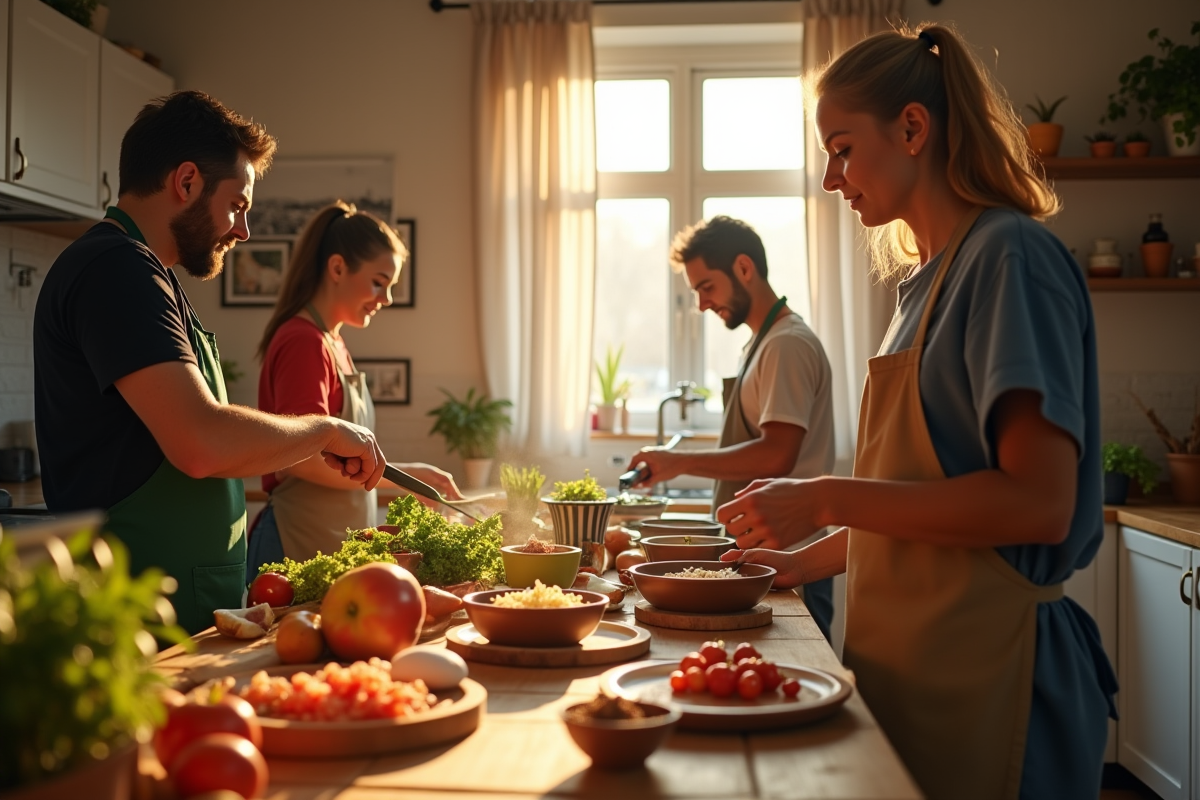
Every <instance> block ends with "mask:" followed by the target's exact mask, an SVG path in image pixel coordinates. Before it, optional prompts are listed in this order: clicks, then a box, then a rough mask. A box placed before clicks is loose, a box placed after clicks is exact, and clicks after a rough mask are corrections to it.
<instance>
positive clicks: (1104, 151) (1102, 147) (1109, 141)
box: [1083, 131, 1117, 158]
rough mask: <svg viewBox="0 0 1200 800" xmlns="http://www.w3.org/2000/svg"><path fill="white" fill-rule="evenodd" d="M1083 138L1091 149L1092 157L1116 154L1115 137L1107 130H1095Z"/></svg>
mask: <svg viewBox="0 0 1200 800" xmlns="http://www.w3.org/2000/svg"><path fill="white" fill-rule="evenodd" d="M1083 138H1084V139H1086V140H1087V143H1088V148H1089V149H1090V150H1091V151H1092V158H1112V157H1113V156H1115V155H1116V154H1117V138H1116V137H1115V136H1113V135H1112V134H1111V133H1108V132H1107V131H1097V132H1096V133H1094V134H1093V135H1091V136H1085V137H1083Z"/></svg>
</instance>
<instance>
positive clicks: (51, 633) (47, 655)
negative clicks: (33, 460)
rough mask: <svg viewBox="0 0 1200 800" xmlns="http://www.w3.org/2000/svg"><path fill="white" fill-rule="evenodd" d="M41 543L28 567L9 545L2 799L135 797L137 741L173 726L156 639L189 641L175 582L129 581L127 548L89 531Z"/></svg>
mask: <svg viewBox="0 0 1200 800" xmlns="http://www.w3.org/2000/svg"><path fill="white" fill-rule="evenodd" d="M43 545H44V546H45V548H46V550H47V551H48V554H49V556H50V557H49V558H48V559H43V560H42V561H40V562H37V563H29V564H22V562H21V559H20V558H19V557H18V555H17V550H16V545H15V544H14V540H13V538H12V537H11V536H8V537H3V538H0V676H3V679H2V680H0V741H3V742H4V746H3V747H0V794H3V796H4V797H5V798H7V799H9V800H53V799H55V798H68V797H69V798H76V797H80V798H82V797H87V798H89V800H127V798H128V797H129V796H130V790H131V782H132V779H133V776H134V774H135V765H136V760H137V744H138V742H145V741H149V737H150V735H151V734H152V732H153V727H154V726H156V725H160V724H162V723H163V722H164V721H165V720H166V712H165V709H164V707H163V703H162V701H161V699H160V696H161V691H162V689H163V688H165V686H166V681H165V679H164V678H163V677H161V676H160V675H158V674H157V673H155V672H154V671H153V670H152V659H153V658H154V656H155V654H156V652H157V649H158V647H157V644H156V642H155V637H158V639H160V640H163V641H169V642H186V641H187V634H186V633H185V632H184V631H183V629H182V628H179V627H177V626H176V625H175V624H174V610H173V609H172V608H171V604H170V603H169V602H167V600H166V599H165V598H164V597H163V592H164V591H165V592H170V591H173V588H174V583H175V581H174V580H173V579H171V578H165V577H164V576H163V574H162V573H161V572H159V571H158V570H154V569H150V570H147V571H145V572H143V573H142V574H141V575H140V576H138V577H137V578H131V577H130V576H129V556H128V553H127V551H126V550H125V547H124V545H122V544H121V543H120V542H119V541H116V540H108V539H93V537H92V534H90V533H87V532H84V533H80V534H78V535H76V536H74V537H72V538H71V539H70V541H69V542H67V543H64V542H63V541H62V540H60V539H57V538H47V539H46V540H45V541H44V542H43ZM31 562H32V559H31ZM9 792H11V793H9Z"/></svg>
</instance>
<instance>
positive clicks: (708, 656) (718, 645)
mask: <svg viewBox="0 0 1200 800" xmlns="http://www.w3.org/2000/svg"><path fill="white" fill-rule="evenodd" d="M700 655H701V656H703V658H704V660H705V661H706V662H708V665H709V666H710V667H711V666H712V665H713V664H718V663H724V662H726V661H728V660H729V653H727V652H725V643H724V642H721V641H716V642H705V643H704V646H703V647H701V648H700Z"/></svg>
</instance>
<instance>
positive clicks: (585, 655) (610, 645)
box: [446, 621, 650, 667]
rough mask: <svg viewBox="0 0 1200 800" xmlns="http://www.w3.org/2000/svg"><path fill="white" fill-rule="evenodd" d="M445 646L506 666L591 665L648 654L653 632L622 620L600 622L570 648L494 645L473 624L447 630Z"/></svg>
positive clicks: (466, 655) (489, 662) (461, 654)
mask: <svg viewBox="0 0 1200 800" xmlns="http://www.w3.org/2000/svg"><path fill="white" fill-rule="evenodd" d="M446 649H447V650H452V651H453V652H455V653H458V654H459V655H460V656H462V657H463V658H464V659H466V660H467V661H476V662H479V663H481V664H498V665H500V666H504V667H591V666H595V665H597V664H616V663H619V662H622V661H630V660H632V659H635V658H639V657H641V656H643V655H645V654H646V653H647V652H649V650H650V632H649V631H647V630H645V629H644V628H638V627H636V626H634V625H626V624H625V623H622V622H608V621H605V622H601V623H600V626H599V627H598V628H596V632H595V633H593V634H592V635H591V636H589V637H587V638H586V639H584V640H583V641H582V642H580V643H579V644H577V645H573V646H571V647H508V646H506V645H499V644H492V643H491V642H489V641H488V640H487V639H485V638H484V637H483V635H482V634H480V633H479V631H478V630H476V629H475V626H474V625H469V624H468V625H459V626H458V627H456V628H451V629H450V630H449V631H448V632H447V633H446Z"/></svg>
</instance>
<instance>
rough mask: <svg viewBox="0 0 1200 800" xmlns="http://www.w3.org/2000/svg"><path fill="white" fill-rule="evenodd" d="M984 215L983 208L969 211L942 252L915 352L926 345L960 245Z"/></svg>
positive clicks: (915, 343) (916, 337)
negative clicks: (934, 314)
mask: <svg viewBox="0 0 1200 800" xmlns="http://www.w3.org/2000/svg"><path fill="white" fill-rule="evenodd" d="M982 213H983V207H982V206H975V207H974V208H972V209H971V210H970V211H968V212H967V213H966V215H965V216H963V218H962V220H961V221H960V222H959V223H958V227H957V228H955V229H954V233H953V234H951V236H950V241H949V242H948V243H947V244H946V249H945V250H943V251H942V262H941V263H940V264H938V271H937V275H934V276H933V286H932V288H930V290H929V300H928V301H927V302H926V303H925V311H924V313H923V314H921V324H920V325H918V326H917V335H916V336H914V337H913V343H912V347H913V349H914V350H916V349H919V348H921V347H923V346H924V345H925V332H926V331H927V330H928V329H929V320H930V318H931V317H932V316H933V307H934V306H936V305H937V300H938V295H940V294H941V292H942V282H943V281H945V280H946V273H948V272H949V271H950V265H951V264H952V263H953V262H954V257H955V256H956V255H958V248H959V245H961V244H962V243H963V240H964V239H966V238H967V234H968V233H969V232H970V231H971V227H972V226H973V225H974V224H975V220H977V219H979V215H980V214H982Z"/></svg>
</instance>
